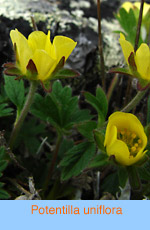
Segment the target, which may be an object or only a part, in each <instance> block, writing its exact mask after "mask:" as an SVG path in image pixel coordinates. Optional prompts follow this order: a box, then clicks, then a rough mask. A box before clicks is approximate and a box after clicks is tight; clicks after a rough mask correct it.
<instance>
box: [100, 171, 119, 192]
mask: <svg viewBox="0 0 150 230" xmlns="http://www.w3.org/2000/svg"><path fill="white" fill-rule="evenodd" d="M101 190H102V191H103V192H109V193H111V194H113V195H115V194H116V193H117V192H118V191H119V177H118V172H117V171H115V172H111V173H110V174H109V175H108V176H106V177H105V179H104V181H103V182H102V184H101Z"/></svg>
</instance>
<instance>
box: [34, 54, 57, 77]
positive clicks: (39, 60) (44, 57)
mask: <svg viewBox="0 0 150 230" xmlns="http://www.w3.org/2000/svg"><path fill="white" fill-rule="evenodd" d="M32 60H33V62H34V63H35V65H36V68H37V71H38V76H37V77H38V79H39V80H41V81H45V80H47V79H48V78H49V77H50V75H51V73H52V72H53V70H54V69H55V67H56V64H57V63H56V60H54V59H52V58H51V57H50V56H49V55H48V54H47V53H46V51H44V50H36V51H35V53H34V56H33V58H32Z"/></svg>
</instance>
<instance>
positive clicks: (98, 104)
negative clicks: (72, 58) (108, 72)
mask: <svg viewBox="0 0 150 230" xmlns="http://www.w3.org/2000/svg"><path fill="white" fill-rule="evenodd" d="M84 96H85V99H86V101H87V102H88V103H89V104H90V105H92V106H93V107H94V108H95V110H96V111H97V113H98V124H99V125H101V124H102V123H103V122H104V121H105V117H106V115H107V110H108V102H107V98H106V95H105V93H104V92H103V90H102V89H101V87H99V86H98V87H97V89H96V96H94V95H92V94H91V93H89V92H84Z"/></svg>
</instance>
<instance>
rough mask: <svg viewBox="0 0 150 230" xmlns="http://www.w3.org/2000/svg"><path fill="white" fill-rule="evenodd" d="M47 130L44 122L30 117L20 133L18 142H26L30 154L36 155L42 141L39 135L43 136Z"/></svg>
mask: <svg viewBox="0 0 150 230" xmlns="http://www.w3.org/2000/svg"><path fill="white" fill-rule="evenodd" d="M44 131H45V125H44V124H41V123H40V124H38V123H37V120H36V119H33V118H32V119H30V120H29V121H26V122H24V124H23V126H22V128H21V131H20V135H19V137H18V141H17V144H18V145H19V143H22V144H24V146H26V148H27V149H28V151H29V152H30V154H32V155H35V153H36V152H37V150H38V148H39V146H40V144H41V141H40V140H39V138H38V137H39V136H42V135H43V133H44Z"/></svg>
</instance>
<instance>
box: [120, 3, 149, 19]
mask: <svg viewBox="0 0 150 230" xmlns="http://www.w3.org/2000/svg"><path fill="white" fill-rule="evenodd" d="M140 5H141V3H140V2H135V3H131V2H124V3H123V4H122V5H121V8H124V9H125V10H126V11H127V12H129V11H130V9H133V10H138V11H139V10H140ZM148 11H150V4H147V3H144V8H143V17H145V16H146V14H147V13H148Z"/></svg>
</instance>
